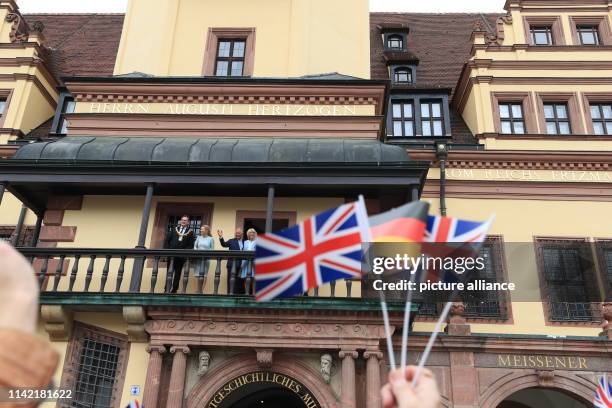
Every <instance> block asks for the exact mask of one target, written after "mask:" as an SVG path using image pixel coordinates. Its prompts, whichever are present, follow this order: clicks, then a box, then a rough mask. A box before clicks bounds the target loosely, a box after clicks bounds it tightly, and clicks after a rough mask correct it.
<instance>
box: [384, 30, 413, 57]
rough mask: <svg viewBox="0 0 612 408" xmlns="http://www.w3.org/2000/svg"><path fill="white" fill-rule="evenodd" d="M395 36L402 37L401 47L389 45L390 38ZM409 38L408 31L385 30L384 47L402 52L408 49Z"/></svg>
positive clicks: (386, 49)
mask: <svg viewBox="0 0 612 408" xmlns="http://www.w3.org/2000/svg"><path fill="white" fill-rule="evenodd" d="M393 37H399V38H400V39H401V42H402V44H401V45H402V46H401V48H390V47H389V39H390V38H393ZM407 40H408V36H407V33H405V32H397V31H385V32H383V49H384V50H385V51H390V52H402V51H406V49H407V47H408V46H407V43H406V42H407Z"/></svg>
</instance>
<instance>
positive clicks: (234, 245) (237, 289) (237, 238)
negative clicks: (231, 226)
mask: <svg viewBox="0 0 612 408" xmlns="http://www.w3.org/2000/svg"><path fill="white" fill-rule="evenodd" d="M217 235H219V243H220V244H221V246H222V247H223V248H228V249H229V250H230V251H242V250H243V249H244V239H243V232H242V228H236V231H235V232H234V238H231V239H228V240H227V241H226V240H225V239H224V238H223V230H220V229H218V230H217ZM241 261H242V260H241V259H237V260H236V262H235V265H236V270H235V271H234V270H233V269H234V260H233V259H228V260H227V293H228V294H229V293H230V279H231V276H232V273H236V274H237V273H238V272H239V271H238V270H237V269H238V268H239V267H240V265H241V264H242V262H241ZM239 279H240V277H236V281H238V280H239ZM243 288H244V286H243V285H240V284H239V282H235V285H234V294H241V292H242V289H243Z"/></svg>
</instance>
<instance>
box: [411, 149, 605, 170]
mask: <svg viewBox="0 0 612 408" xmlns="http://www.w3.org/2000/svg"><path fill="white" fill-rule="evenodd" d="M408 153H409V154H410V157H411V158H413V159H414V160H424V161H431V162H432V166H433V167H438V166H439V163H438V162H437V161H436V159H435V154H434V153H433V152H430V151H422V150H408ZM446 164H447V167H451V168H459V169H510V170H575V171H610V170H612V152H588V151H585V152H560V151H519V150H516V151H512V150H497V151H496V150H484V151H482V150H481V151H453V150H451V151H450V153H449V158H448V160H447V161H446Z"/></svg>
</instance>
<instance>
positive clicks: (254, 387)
mask: <svg viewBox="0 0 612 408" xmlns="http://www.w3.org/2000/svg"><path fill="white" fill-rule="evenodd" d="M205 407H206V408H287V407H292V408H321V405H320V404H319V402H318V401H317V400H316V399H315V397H314V396H313V394H312V392H311V391H310V390H309V389H307V388H306V387H305V386H304V385H303V384H302V383H300V382H299V381H297V380H296V379H294V378H291V377H289V376H287V375H284V374H280V373H275V372H271V371H257V372H251V373H247V374H243V375H240V376H238V377H235V378H233V379H231V380H230V381H228V382H226V383H225V384H223V386H221V387H219V388H218V389H217V391H216V392H215V393H214V394H213V396H212V397H211V398H210V400H209V401H208V402H207V404H206V405H205Z"/></svg>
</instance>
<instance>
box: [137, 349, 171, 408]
mask: <svg viewBox="0 0 612 408" xmlns="http://www.w3.org/2000/svg"><path fill="white" fill-rule="evenodd" d="M147 352H148V353H149V366H148V367H147V378H146V381H145V388H144V395H143V397H142V404H143V406H145V407H150V408H157V400H158V398H159V380H160V378H161V368H162V357H163V354H164V353H165V352H166V347H164V346H149V347H147Z"/></svg>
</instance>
